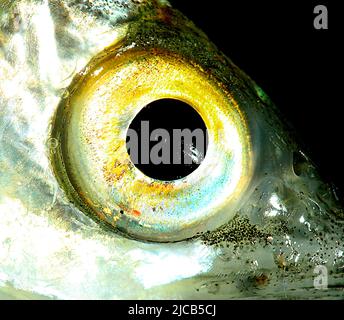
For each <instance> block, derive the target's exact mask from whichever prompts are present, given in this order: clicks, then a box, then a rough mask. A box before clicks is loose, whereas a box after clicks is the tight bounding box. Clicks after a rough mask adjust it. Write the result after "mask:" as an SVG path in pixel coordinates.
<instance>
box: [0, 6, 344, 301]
mask: <svg viewBox="0 0 344 320" xmlns="http://www.w3.org/2000/svg"><path fill="white" fill-rule="evenodd" d="M0 8H1V9H0V77H1V81H0V215H1V217H0V230H1V233H0V248H1V249H0V261H1V262H0V298H2V299H3V298H10V299H13V298H14V299H15V298H17V299H37V298H39V297H43V298H44V297H45V298H55V299H82V298H85V299H124V298H131V299H140V298H146V299H161V298H172V299H185V298H193V299H198V298H214V297H217V298H222V299H227V298H266V297H276V298H295V297H296V298H324V297H325V298H342V297H343V295H342V292H341V291H340V289H338V288H341V287H342V286H343V266H344V260H343V259H344V257H343V250H344V248H343V211H342V207H341V206H340V205H339V203H338V201H336V199H335V195H334V194H333V192H332V190H331V188H330V187H329V186H327V185H326V184H324V183H322V182H321V179H320V177H319V176H318V174H317V170H316V168H315V167H314V166H313V164H312V163H311V162H309V161H308V159H307V157H306V156H305V157H302V159H303V167H304V170H303V175H302V176H300V177H296V176H295V175H294V174H293V172H292V165H291V163H292V155H293V151H294V150H298V146H297V143H296V142H294V139H293V138H292V137H291V138H290V135H289V134H285V132H286V129H285V128H284V127H283V124H281V121H280V120H278V118H277V117H276V116H275V115H274V114H275V111H274V107H273V104H272V103H271V102H270V100H269V99H268V98H267V97H266V96H265V95H264V94H263V93H261V91H260V89H259V88H258V87H257V86H256V85H255V84H254V82H252V81H251V79H249V78H248V77H247V76H246V75H244V74H243V73H242V72H241V71H240V70H239V69H237V67H236V66H234V65H233V64H232V63H231V61H230V60H229V59H228V60H226V62H224V63H223V64H224V65H225V67H226V68H228V70H230V72H229V71H226V72H227V74H233V78H235V77H238V79H239V80H238V81H232V84H228V83H227V84H226V85H227V86H232V87H231V89H232V90H233V91H235V92H237V95H238V97H239V96H240V95H242V96H243V97H244V98H242V99H246V100H245V101H246V103H247V105H252V106H253V107H252V109H254V111H251V112H252V114H254V115H257V118H258V119H259V120H257V123H256V124H257V126H261V127H263V129H262V131H261V134H260V136H259V141H260V147H259V148H260V149H259V150H260V151H263V152H262V155H259V158H260V162H259V167H258V168H259V174H257V177H255V180H254V184H253V185H252V188H251V190H250V192H249V193H248V194H247V197H246V202H245V203H243V206H242V208H241V209H240V210H239V213H238V217H236V218H235V219H234V220H233V221H231V222H229V223H228V224H227V225H225V226H223V228H220V229H219V230H216V231H215V232H209V233H207V234H204V235H203V236H202V237H200V238H196V239H192V240H190V241H187V242H180V243H167V244H159V243H144V242H140V241H135V240H129V239H125V238H123V237H120V236H119V235H116V234H113V233H111V232H109V231H107V230H104V229H102V228H101V227H100V226H99V225H97V224H96V223H95V222H94V221H93V220H92V219H90V218H88V217H87V216H85V215H84V214H83V213H82V212H81V211H80V210H78V209H77V208H76V207H75V206H73V204H71V203H70V199H68V198H67V197H66V195H65V193H64V192H63V190H62V189H61V188H60V186H59V184H58V182H57V180H56V177H55V175H54V174H53V171H52V169H51V164H50V162H49V157H50V152H53V150H52V148H51V144H52V143H53V141H50V140H49V137H48V132H49V129H50V125H51V118H52V116H53V114H54V112H55V110H56V107H57V105H58V103H59V101H60V99H61V96H62V95H63V94H65V92H66V90H65V89H66V88H67V87H68V86H69V84H70V82H71V80H72V79H73V77H74V75H75V74H77V73H79V72H83V71H84V70H85V69H84V68H85V66H86V65H87V63H88V62H89V61H90V60H91V59H92V58H93V57H94V56H96V55H97V54H99V53H100V52H101V51H103V49H104V48H105V47H107V46H110V45H112V44H113V43H114V42H118V43H121V42H122V41H127V42H126V43H127V44H128V45H129V44H130V42H135V41H137V42H139V41H138V39H137V38H136V37H135V36H136V35H137V30H138V26H140V25H143V26H144V23H145V21H147V20H150V19H151V20H153V21H154V20H155V19H156V15H157V14H158V13H159V12H160V13H161V10H159V9H161V8H170V6H169V4H168V3H167V2H165V1H126V0H122V1H100V0H99V1H58V0H49V1H15V2H8V1H1V2H0ZM169 10H172V11H171V15H172V16H174V15H176V16H177V18H176V19H179V20H180V21H181V22H182V23H183V24H184V25H187V26H188V28H190V29H191V30H194V32H195V33H196V34H197V35H198V37H199V39H200V40H199V41H200V42H202V43H208V46H209V48H210V49H209V51H212V50H214V51H215V50H216V48H215V47H214V46H213V45H212V44H211V43H209V41H208V40H207V38H206V36H205V35H204V34H203V33H202V32H201V31H198V29H197V28H195V27H194V26H193V25H192V23H191V22H189V21H187V20H186V18H185V17H183V16H179V14H178V13H177V11H174V10H173V9H169ZM163 11H164V10H163ZM163 20H164V19H163ZM148 32H149V30H148ZM155 40H156V41H157V43H158V42H163V39H162V40H161V39H158V38H157V39H155ZM160 40H161V41H160ZM176 42H178V41H176ZM182 50H183V49H182V48H181V51H182ZM183 54H188V52H184V53H183ZM195 56H197V55H196V54H193V57H195ZM219 56H221V54H220V53H219ZM196 58H197V57H196ZM220 60H221V59H220ZM201 63H208V67H209V68H210V66H211V65H216V64H218V65H221V63H222V62H216V63H215V62H214V63H212V62H211V60H210V59H208V58H207V59H206V61H201ZM216 68H217V67H216ZM216 68H214V69H216ZM217 69H218V70H222V67H218V68H217ZM226 70H227V69H226ZM214 72H216V71H214ZM218 77H219V78H221V77H223V78H222V80H223V82H225V81H226V80H225V78H228V77H225V76H223V73H222V71H221V72H220V71H219V75H218ZM227 81H228V80H227ZM239 84H240V86H239ZM242 88H245V89H244V90H242ZM250 99H252V100H250ZM253 100H256V101H258V102H257V103H253ZM246 107H247V106H246ZM267 145H268V146H267ZM261 146H263V147H261ZM265 172H267V175H265ZM273 195H276V197H273ZM272 200H273V201H272ZM271 238H272V240H271ZM220 244H222V245H220ZM319 264H320V265H326V266H327V267H328V269H329V271H332V275H331V276H330V279H329V284H330V286H332V288H331V289H328V290H324V291H322V290H316V289H314V287H313V279H314V274H313V270H314V267H315V266H316V265H319ZM171 265H172V266H173V268H171ZM178 266H182V268H181V267H178ZM261 275H265V276H266V278H267V279H268V280H267V281H261V279H263V278H265V277H261ZM336 288H337V289H336Z"/></svg>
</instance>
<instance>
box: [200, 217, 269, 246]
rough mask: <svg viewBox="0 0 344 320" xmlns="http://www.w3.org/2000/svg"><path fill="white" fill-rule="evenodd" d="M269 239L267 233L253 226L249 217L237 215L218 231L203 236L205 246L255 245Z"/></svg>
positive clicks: (208, 232)
mask: <svg viewBox="0 0 344 320" xmlns="http://www.w3.org/2000/svg"><path fill="white" fill-rule="evenodd" d="M268 237H269V235H268V234H267V233H265V232H263V231H261V230H260V229H258V227H257V226H255V225H252V224H251V223H250V222H249V219H248V218H247V217H240V216H239V215H236V216H235V217H234V218H233V219H232V220H231V221H229V222H228V223H227V224H225V225H223V226H221V227H220V228H218V229H217V230H215V231H207V232H205V233H204V234H202V236H201V239H202V240H203V241H204V243H205V244H208V245H219V244H223V243H225V242H231V243H234V244H244V243H255V242H257V241H258V240H266V239H267V238H268Z"/></svg>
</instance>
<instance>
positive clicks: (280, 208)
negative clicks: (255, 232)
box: [265, 193, 287, 217]
mask: <svg viewBox="0 0 344 320" xmlns="http://www.w3.org/2000/svg"><path fill="white" fill-rule="evenodd" d="M269 203H270V205H271V208H269V209H268V210H266V211H265V216H267V217H276V216H277V215H278V214H284V213H286V212H287V208H286V207H285V206H284V205H283V204H282V202H281V200H280V198H279V197H278V196H277V194H275V193H273V194H272V195H271V198H270V200H269Z"/></svg>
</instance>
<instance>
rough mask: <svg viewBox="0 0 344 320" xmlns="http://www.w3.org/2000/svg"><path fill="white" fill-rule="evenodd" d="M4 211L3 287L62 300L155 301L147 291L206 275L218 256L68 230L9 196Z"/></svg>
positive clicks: (195, 248) (189, 247)
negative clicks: (141, 299) (145, 299)
mask: <svg viewBox="0 0 344 320" xmlns="http://www.w3.org/2000/svg"><path fill="white" fill-rule="evenodd" d="M0 213H1V220H0V230H2V232H1V233H0V248H1V250H0V261H1V264H0V288H1V287H6V286H7V285H11V286H13V287H15V288H17V289H19V290H25V291H27V292H32V293H35V294H40V295H45V296H47V297H55V298H59V299H87V298H90V297H92V299H136V298H144V297H146V298H149V297H150V293H149V292H147V293H145V294H143V292H145V290H146V289H149V288H152V287H154V286H159V285H164V284H166V285H170V284H171V283H173V282H175V281H178V280H182V279H186V278H189V277H192V276H195V275H197V274H200V273H203V272H206V271H208V270H209V269H210V268H211V266H212V261H213V258H214V256H215V253H214V252H213V251H212V250H211V249H210V248H207V247H205V246H204V245H202V244H201V243H200V242H193V243H191V242H190V243H186V244H183V245H179V244H168V245H163V246H162V245H159V244H144V243H139V242H135V241H131V240H127V239H123V238H117V237H116V236H114V235H111V234H106V233H104V232H103V231H102V230H101V229H99V228H98V227H94V228H91V229H87V228H86V229H83V228H80V229H76V230H71V229H65V228H64V227H63V224H62V225H59V224H55V223H52V221H50V218H49V213H48V214H47V215H36V214H35V213H32V212H30V211H29V209H27V208H25V207H24V206H23V204H22V203H21V201H19V200H17V199H16V200H15V199H11V198H9V197H3V198H2V200H1V202H0ZM161 290H162V291H160V290H159V291H156V292H155V293H154V297H159V292H163V289H161ZM0 291H1V290H0ZM161 297H164V296H161ZM165 298H166V297H165Z"/></svg>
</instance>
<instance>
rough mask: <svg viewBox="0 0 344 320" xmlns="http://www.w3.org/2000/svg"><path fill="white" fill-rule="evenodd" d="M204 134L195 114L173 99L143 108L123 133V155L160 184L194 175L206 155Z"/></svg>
mask: <svg viewBox="0 0 344 320" xmlns="http://www.w3.org/2000/svg"><path fill="white" fill-rule="evenodd" d="M207 140H208V139H207V130H206V126H205V123H204V121H203V119H202V118H201V116H200V115H199V114H198V113H197V111H196V110H195V109H194V108H192V107H191V106H190V105H188V104H186V103H184V102H182V101H179V100H175V99H161V100H157V101H154V102H152V103H150V104H148V105H147V106H146V107H144V108H143V109H142V110H141V111H140V112H139V113H138V114H137V116H136V117H135V119H134V120H133V121H132V123H131V124H130V126H129V129H128V132H127V151H128V154H129V156H130V158H131V161H132V162H133V163H134V165H135V166H136V167H137V168H138V169H139V170H140V171H141V172H143V173H144V174H145V175H147V176H149V177H151V178H153V179H157V180H164V181H172V180H177V179H181V178H184V177H186V176H188V175H189V174H190V173H192V172H193V171H195V170H196V169H197V168H198V166H199V165H200V164H201V162H202V161H203V159H204V157H205V155H206V151H207Z"/></svg>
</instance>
